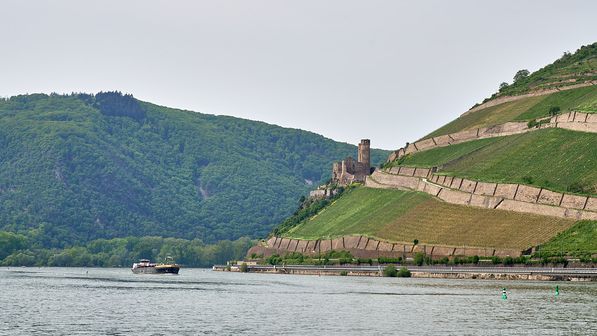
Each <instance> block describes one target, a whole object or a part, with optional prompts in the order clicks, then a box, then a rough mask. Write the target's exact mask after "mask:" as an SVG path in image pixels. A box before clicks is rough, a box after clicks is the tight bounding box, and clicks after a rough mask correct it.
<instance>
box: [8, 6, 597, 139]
mask: <svg viewBox="0 0 597 336" xmlns="http://www.w3.org/2000/svg"><path fill="white" fill-rule="evenodd" d="M0 32H2V41H1V42H0V96H4V97H6V96H11V95H15V94H22V93H34V92H46V93H50V92H59V93H65V92H72V91H75V92H98V91H101V90H103V91H106V90H121V91H123V92H128V93H132V94H133V95H134V96H135V97H137V98H139V99H142V100H146V101H150V102H153V103H157V104H160V105H166V106H171V107H177V108H183V109H189V110H193V111H198V112H203V113H210V114H226V115H232V116H237V117H242V118H247V119H253V120H262V121H266V122H268V123H273V124H277V125H281V126H286V127H293V128H301V129H305V130H310V131H314V132H317V133H320V134H323V135H325V136H326V137H330V138H333V139H335V140H340V141H346V142H350V143H353V144H356V143H357V142H358V141H359V139H360V138H371V141H372V146H373V147H378V148H385V149H395V148H398V147H401V146H402V145H403V144H404V143H405V142H406V141H413V140H416V139H418V138H420V137H422V136H423V135H425V134H427V133H428V132H430V131H432V130H434V129H436V128H437V127H439V126H441V125H443V124H445V123H446V122H448V121H450V120H452V119H454V118H455V117H457V116H458V115H460V114H461V113H462V112H464V111H466V110H467V109H468V108H469V107H470V106H471V105H473V104H474V103H475V102H478V101H480V100H482V99H483V98H484V97H487V96H489V95H491V93H493V92H494V91H495V90H496V89H497V87H498V85H499V83H500V82H502V81H508V82H509V81H511V79H512V76H513V75H514V73H515V72H516V71H517V70H519V69H523V68H527V69H529V70H531V71H534V70H537V69H539V68H540V67H542V66H544V65H546V64H548V63H551V62H552V61H553V60H555V59H556V58H558V57H560V56H561V55H562V53H563V52H564V51H571V52H573V51H575V50H576V49H577V48H578V47H580V46H581V45H583V44H590V43H592V42H595V41H597V1H558V2H556V1H520V0H516V1H504V0H500V1H492V2H491V3H490V2H488V1H483V2H481V1H411V2H404V1H371V0H368V1H346V0H341V1H324V0H318V1H305V0H301V1H280V0H272V1H248V0H239V1H215V0H212V1H197V0H192V1H172V0H167V1H151V0H141V1H122V0H120V1H106V0H102V1H95V2H91V1H80V0H72V1H58V0H56V1H41V0H38V1H24V0H14V1H13V0H10V1H6V0H0Z"/></svg>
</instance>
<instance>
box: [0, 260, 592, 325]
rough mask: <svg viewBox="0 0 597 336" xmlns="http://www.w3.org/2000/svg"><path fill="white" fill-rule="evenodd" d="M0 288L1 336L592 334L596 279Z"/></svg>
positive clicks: (223, 278)
mask: <svg viewBox="0 0 597 336" xmlns="http://www.w3.org/2000/svg"><path fill="white" fill-rule="evenodd" d="M556 284H559V285H560V296H559V297H558V298H555V296H554V287H555V285H556ZM0 285H1V287H2V291H1V292H0V304H1V306H2V311H1V312H0V334H2V335H4V334H7V335H98V334H100V335H130V334H134V335H169V334H177V335H213V334H217V335H220V334H226V335H254V334H266V333H267V334H288V335H304V334H326V335H347V334H354V335H361V334H382V333H383V334H401V335H422V334H451V335H452V334H454V335H458V334H460V335H479V334H482V335H518V334H529V335H532V334H537V335H539V334H540V335H562V334H570V333H571V334H574V333H578V332H579V331H582V334H586V335H590V334H597V316H596V315H597V314H595V313H594V312H595V311H597V301H596V298H597V284H595V283H555V282H513V281H510V282H499V281H480V280H443V279H397V278H393V279H390V278H355V277H315V276H290V275H284V276H281V275H268V274H240V273H222V272H212V271H210V270H198V269H183V270H181V274H180V275H179V276H168V277H162V276H148V275H145V276H144V275H134V274H132V273H131V272H130V270H128V269H94V268H90V269H81V268H41V269H36V268H27V269H10V270H7V269H0ZM502 287H507V288H508V291H509V299H508V300H502V299H501V288H502Z"/></svg>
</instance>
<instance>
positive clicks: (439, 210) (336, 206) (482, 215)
mask: <svg viewBox="0 0 597 336" xmlns="http://www.w3.org/2000/svg"><path fill="white" fill-rule="evenodd" d="M573 224H574V222H573V221H571V220H566V219H561V218H553V217H545V216H537V215H530V214H520V213H515V212H510V211H502V210H489V209H481V208H473V207H466V206H460V205H454V204H449V203H445V202H442V201H439V200H437V199H435V198H433V197H431V196H429V195H427V194H423V193H419V192H411V191H400V190H381V189H370V188H364V187H361V188H357V189H355V190H352V191H351V192H348V193H346V194H345V195H343V196H342V197H341V198H340V199H338V200H337V201H336V202H334V203H333V204H331V205H330V206H328V207H327V208H326V209H325V210H324V211H322V212H320V213H319V214H318V215H317V216H315V217H313V218H311V219H309V220H307V221H305V222H303V223H301V224H299V225H298V226H296V227H295V228H293V229H292V230H290V231H289V232H287V233H286V234H285V236H286V237H290V238H297V239H320V238H334V237H339V236H346V235H366V236H369V237H375V238H379V239H383V240H388V241H395V242H406V243H412V241H413V240H414V239H418V240H419V242H420V243H421V244H436V245H448V246H469V247H496V248H515V249H526V248H529V247H531V246H535V245H537V244H541V243H543V242H545V241H547V240H549V239H550V238H552V237H553V236H555V235H556V234H558V233H559V232H561V231H563V230H565V229H567V228H569V227H570V226H572V225H573Z"/></svg>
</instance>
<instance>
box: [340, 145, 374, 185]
mask: <svg viewBox="0 0 597 336" xmlns="http://www.w3.org/2000/svg"><path fill="white" fill-rule="evenodd" d="M370 173H371V141H370V140H369V139H363V140H361V143H359V152H358V156H357V160H356V161H355V159H353V158H352V157H351V156H349V157H347V158H345V159H344V160H342V161H340V162H335V163H334V165H333V167H332V182H335V183H338V184H340V185H348V184H350V183H353V182H365V178H366V177H367V176H368V175H369V174H370Z"/></svg>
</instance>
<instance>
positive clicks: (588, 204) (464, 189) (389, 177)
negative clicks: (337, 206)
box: [365, 167, 597, 220]
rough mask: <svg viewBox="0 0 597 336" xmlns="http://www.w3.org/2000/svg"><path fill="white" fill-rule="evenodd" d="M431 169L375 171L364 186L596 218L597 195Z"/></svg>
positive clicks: (492, 206) (483, 205) (469, 203)
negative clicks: (414, 173) (420, 174)
mask: <svg viewBox="0 0 597 336" xmlns="http://www.w3.org/2000/svg"><path fill="white" fill-rule="evenodd" d="M396 168H397V167H394V168H392V169H391V170H390V171H393V172H397V171H399V172H402V171H405V172H408V173H411V172H412V170H411V169H396ZM403 168H407V167H403ZM429 171H430V173H429V174H430V177H429V178H423V177H416V176H401V175H395V174H391V173H387V172H382V171H375V172H374V173H373V174H372V175H371V176H370V177H368V178H367V180H366V181H365V186H367V187H370V188H380V186H381V188H398V189H410V190H417V191H422V192H425V193H427V194H430V195H432V196H435V197H438V198H439V199H441V200H443V201H445V202H448V203H452V204H459V205H467V206H474V207H480V208H486V209H500V210H508V211H516V212H522V213H532V214H537V215H545V216H554V217H560V218H568V219H574V220H580V219H590V220H597V198H595V197H590V196H580V195H572V194H565V193H559V192H555V191H551V190H546V189H543V188H537V187H532V186H527V185H522V184H511V183H505V184H501V183H487V182H478V181H474V180H469V179H463V178H459V177H450V176H440V175H435V174H433V173H431V171H432V170H429ZM373 181H374V182H373Z"/></svg>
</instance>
